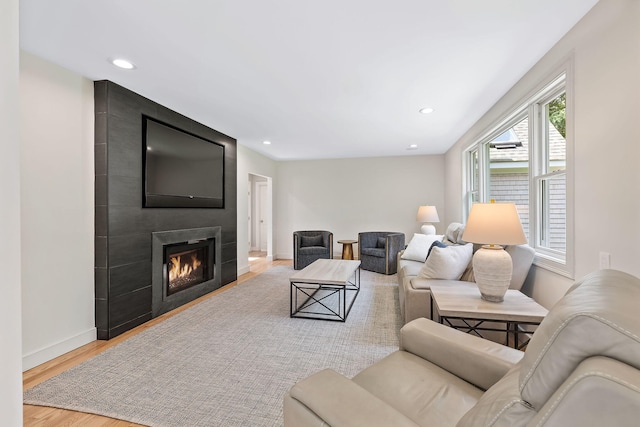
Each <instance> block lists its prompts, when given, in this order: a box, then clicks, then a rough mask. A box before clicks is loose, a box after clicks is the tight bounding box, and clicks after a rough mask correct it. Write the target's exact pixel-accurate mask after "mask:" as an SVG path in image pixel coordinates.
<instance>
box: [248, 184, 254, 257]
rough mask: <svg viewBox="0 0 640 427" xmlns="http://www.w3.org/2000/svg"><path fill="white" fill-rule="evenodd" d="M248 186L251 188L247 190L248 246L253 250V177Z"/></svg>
mask: <svg viewBox="0 0 640 427" xmlns="http://www.w3.org/2000/svg"><path fill="white" fill-rule="evenodd" d="M247 188H248V189H249V190H248V191H247V196H248V202H247V206H248V208H249V209H248V212H247V217H248V222H249V223H248V225H247V239H248V240H249V241H248V244H249V245H248V246H247V247H248V248H249V250H251V234H252V233H253V230H252V227H251V209H252V205H253V204H252V200H251V199H252V197H251V179H249V185H247Z"/></svg>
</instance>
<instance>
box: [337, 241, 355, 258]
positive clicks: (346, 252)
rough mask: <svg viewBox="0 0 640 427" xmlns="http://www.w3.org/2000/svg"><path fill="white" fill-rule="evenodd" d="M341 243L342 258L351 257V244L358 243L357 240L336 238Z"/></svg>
mask: <svg viewBox="0 0 640 427" xmlns="http://www.w3.org/2000/svg"><path fill="white" fill-rule="evenodd" d="M338 243H340V244H341V245H342V259H353V245H354V244H356V243H358V241H357V240H338Z"/></svg>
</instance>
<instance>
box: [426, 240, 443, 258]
mask: <svg viewBox="0 0 640 427" xmlns="http://www.w3.org/2000/svg"><path fill="white" fill-rule="evenodd" d="M434 246H435V247H438V248H446V247H447V246H448V245H447V244H446V243H443V242H441V241H439V240H436V241H435V242H433V243H432V244H431V246H429V251H427V258H429V254H431V249H433V248H434ZM425 260H426V259H425Z"/></svg>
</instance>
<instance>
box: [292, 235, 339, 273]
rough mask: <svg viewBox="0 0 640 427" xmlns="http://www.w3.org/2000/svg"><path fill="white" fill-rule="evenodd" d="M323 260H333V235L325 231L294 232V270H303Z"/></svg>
mask: <svg viewBox="0 0 640 427" xmlns="http://www.w3.org/2000/svg"><path fill="white" fill-rule="evenodd" d="M321 258H324V259H331V258H333V233H331V232H330V231H325V230H308V231H294V232H293V268H294V269H296V270H301V269H303V268H305V267H306V266H308V265H309V264H311V263H312V262H314V261H316V260H318V259H321Z"/></svg>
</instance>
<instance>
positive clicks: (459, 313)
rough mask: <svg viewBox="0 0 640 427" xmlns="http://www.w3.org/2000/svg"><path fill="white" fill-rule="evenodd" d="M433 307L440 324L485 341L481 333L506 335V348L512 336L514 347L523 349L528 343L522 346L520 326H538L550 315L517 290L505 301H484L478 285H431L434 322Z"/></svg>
mask: <svg viewBox="0 0 640 427" xmlns="http://www.w3.org/2000/svg"><path fill="white" fill-rule="evenodd" d="M434 304H435V306H436V308H437V309H438V314H439V317H440V323H443V324H445V323H446V324H447V325H449V326H451V327H453V328H456V329H460V330H463V331H465V332H468V333H474V334H475V335H478V336H480V337H482V338H484V337H483V336H482V334H481V333H480V331H498V332H505V336H506V342H505V344H506V345H509V334H511V335H513V347H514V348H522V347H524V346H525V345H526V344H527V343H528V341H527V342H525V343H523V344H519V341H518V336H519V333H520V325H539V324H540V322H542V320H543V319H544V318H545V316H546V315H547V313H548V310H547V309H546V308H544V307H543V306H541V305H540V304H538V303H537V302H535V301H534V300H533V299H532V298H529V297H528V296H526V295H525V294H523V293H522V292H520V291H517V290H514V289H509V290H508V291H507V293H506V294H505V296H504V301H503V302H489V301H485V300H483V299H482V298H481V297H480V291H479V290H478V287H477V286H476V284H475V283H451V282H448V283H446V284H442V285H438V284H435V285H431V320H433V319H434ZM454 320H456V321H457V322H453V321H454ZM485 322H496V323H504V325H505V327H504V328H499V327H491V326H487V325H485Z"/></svg>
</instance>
